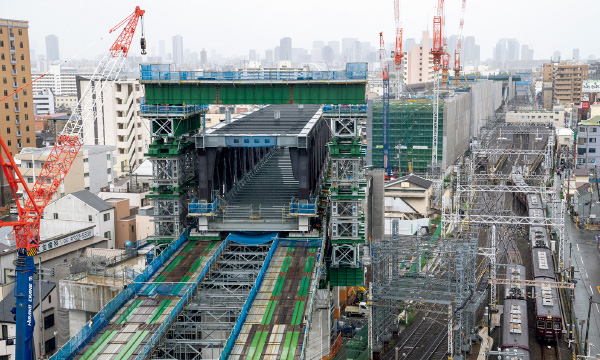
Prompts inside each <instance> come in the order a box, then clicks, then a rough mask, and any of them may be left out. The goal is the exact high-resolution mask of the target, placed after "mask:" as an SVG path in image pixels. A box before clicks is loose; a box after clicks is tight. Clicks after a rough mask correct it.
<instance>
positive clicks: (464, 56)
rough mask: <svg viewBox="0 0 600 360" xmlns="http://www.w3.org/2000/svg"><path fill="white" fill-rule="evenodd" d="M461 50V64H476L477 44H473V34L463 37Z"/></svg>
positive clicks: (477, 56) (477, 59)
mask: <svg viewBox="0 0 600 360" xmlns="http://www.w3.org/2000/svg"><path fill="white" fill-rule="evenodd" d="M461 51H462V52H461V63H462V65H466V64H472V65H477V64H478V63H479V46H478V45H476V44H475V37H474V36H467V37H465V38H464V40H463V43H462V49H461Z"/></svg>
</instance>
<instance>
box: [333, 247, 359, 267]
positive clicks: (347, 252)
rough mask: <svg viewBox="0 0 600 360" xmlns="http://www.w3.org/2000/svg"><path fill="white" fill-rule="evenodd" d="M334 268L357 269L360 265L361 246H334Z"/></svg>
mask: <svg viewBox="0 0 600 360" xmlns="http://www.w3.org/2000/svg"><path fill="white" fill-rule="evenodd" d="M332 255H333V256H332V266H333V267H338V266H351V267H357V266H358V263H359V255H360V245H350V244H340V245H333V251H332Z"/></svg>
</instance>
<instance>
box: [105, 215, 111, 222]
mask: <svg viewBox="0 0 600 360" xmlns="http://www.w3.org/2000/svg"><path fill="white" fill-rule="evenodd" d="M108 220H110V214H109V213H106V214H104V221H108Z"/></svg>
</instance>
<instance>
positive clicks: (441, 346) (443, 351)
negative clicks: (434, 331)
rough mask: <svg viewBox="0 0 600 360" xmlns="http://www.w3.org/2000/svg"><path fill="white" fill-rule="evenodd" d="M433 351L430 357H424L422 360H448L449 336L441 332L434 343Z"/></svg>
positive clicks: (430, 352)
mask: <svg viewBox="0 0 600 360" xmlns="http://www.w3.org/2000/svg"><path fill="white" fill-rule="evenodd" d="M431 347H432V349H431V350H430V351H429V355H427V356H424V357H422V358H421V359H422V360H445V359H447V358H448V334H446V333H443V332H441V333H440V335H439V336H438V338H437V339H436V340H435V341H434V342H433V343H432V346H431Z"/></svg>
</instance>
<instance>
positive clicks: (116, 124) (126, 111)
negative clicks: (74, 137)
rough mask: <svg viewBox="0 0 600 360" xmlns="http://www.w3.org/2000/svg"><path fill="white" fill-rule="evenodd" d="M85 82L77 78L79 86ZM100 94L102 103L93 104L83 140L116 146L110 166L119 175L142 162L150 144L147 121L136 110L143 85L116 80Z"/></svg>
mask: <svg viewBox="0 0 600 360" xmlns="http://www.w3.org/2000/svg"><path fill="white" fill-rule="evenodd" d="M88 83H89V80H88V79H84V78H80V79H79V86H80V87H81V88H82V89H84V88H85V87H86V86H87V85H88ZM97 86H100V84H98V85H97ZM88 96H91V94H90V95H88ZM102 97H103V98H104V99H105V100H104V104H103V106H99V104H97V105H98V106H97V109H98V115H97V118H96V122H95V126H94V129H93V131H89V132H88V135H86V137H85V139H84V143H85V144H89V145H92V144H97V145H109V146H114V147H116V151H115V157H116V163H115V168H114V169H115V171H116V173H117V174H118V175H121V174H122V172H128V171H129V169H132V170H133V169H135V168H137V167H138V166H139V165H140V164H141V163H142V162H144V153H146V152H148V145H150V123H149V120H148V119H144V118H142V117H141V111H140V103H141V99H142V98H143V97H144V87H143V86H142V85H141V84H140V83H139V81H138V80H117V81H115V82H114V83H113V85H112V89H109V90H108V91H107V94H103V96H102ZM96 98H97V99H99V98H100V95H99V94H97V97H96ZM83 101H85V100H83Z"/></svg>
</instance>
